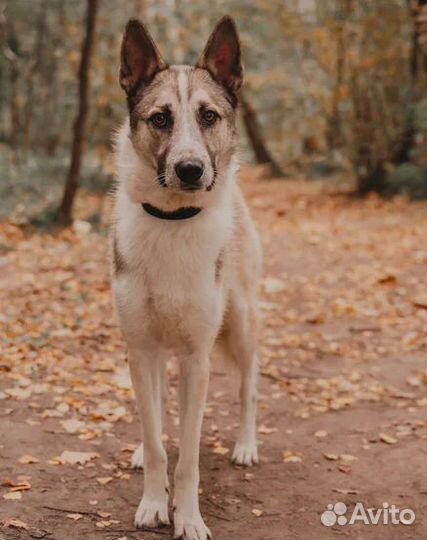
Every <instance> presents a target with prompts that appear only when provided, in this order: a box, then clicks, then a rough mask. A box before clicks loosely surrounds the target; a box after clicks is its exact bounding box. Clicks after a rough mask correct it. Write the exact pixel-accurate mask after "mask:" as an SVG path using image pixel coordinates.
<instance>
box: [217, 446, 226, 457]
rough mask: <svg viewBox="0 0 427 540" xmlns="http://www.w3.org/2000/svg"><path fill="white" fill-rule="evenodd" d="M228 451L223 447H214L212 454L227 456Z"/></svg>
mask: <svg viewBox="0 0 427 540" xmlns="http://www.w3.org/2000/svg"><path fill="white" fill-rule="evenodd" d="M229 451H230V450H229V449H228V448H225V446H215V448H214V449H213V453H214V454H219V455H220V456H225V454H228V452H229Z"/></svg>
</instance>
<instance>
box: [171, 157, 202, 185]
mask: <svg viewBox="0 0 427 540" xmlns="http://www.w3.org/2000/svg"><path fill="white" fill-rule="evenodd" d="M203 168H204V167H203V163H202V162H201V161H199V160H198V159H194V160H191V161H180V162H179V163H177V164H176V165H175V172H176V175H177V176H178V178H179V179H180V180H181V181H182V182H183V183H184V184H187V185H189V186H197V185H198V181H199V180H200V177H201V176H202V174H203Z"/></svg>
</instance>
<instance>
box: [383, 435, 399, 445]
mask: <svg viewBox="0 0 427 540" xmlns="http://www.w3.org/2000/svg"><path fill="white" fill-rule="evenodd" d="M380 440H381V441H382V442H385V443H386V444H396V443H397V439H395V438H394V437H392V436H391V435H387V433H380Z"/></svg>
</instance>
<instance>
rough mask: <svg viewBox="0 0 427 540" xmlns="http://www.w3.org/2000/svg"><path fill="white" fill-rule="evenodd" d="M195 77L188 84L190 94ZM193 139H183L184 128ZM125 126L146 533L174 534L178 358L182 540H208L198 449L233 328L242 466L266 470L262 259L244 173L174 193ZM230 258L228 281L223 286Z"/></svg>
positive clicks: (231, 171) (129, 322)
mask: <svg viewBox="0 0 427 540" xmlns="http://www.w3.org/2000/svg"><path fill="white" fill-rule="evenodd" d="M185 84H186V83H185V76H184V74H182V75H180V79H179V85H180V89H181V91H182V92H185V91H186V88H185ZM184 130H185V128H184ZM129 135H130V133H129V127H128V125H127V124H126V125H124V126H123V127H122V129H121V131H120V133H119V136H118V142H117V158H118V171H119V185H118V192H117V196H116V201H115V210H114V217H115V226H114V235H115V237H116V239H117V244H118V248H119V250H120V253H121V255H122V257H123V260H124V264H125V270H124V271H123V272H121V273H118V274H117V276H115V277H113V292H114V298H115V304H116V308H117V313H118V316H119V321H120V326H121V329H122V332H123V335H124V337H125V340H126V342H127V345H128V350H129V364H130V370H131V376H132V382H133V385H134V389H135V396H136V402H137V406H138V410H139V414H140V417H141V421H142V426H143V434H144V448H142V446H141V447H139V448H138V450H137V451H136V453H135V455H134V458H133V462H132V463H133V465H134V466H142V461H143V460H144V469H145V481H144V484H145V485H144V494H143V497H142V500H141V502H140V505H139V507H138V510H137V513H136V516H135V523H136V525H137V526H148V527H150V526H156V525H158V524H160V523H168V521H169V517H168V492H167V489H168V479H167V457H166V452H165V450H164V448H163V444H162V439H161V437H162V398H163V397H164V388H165V365H166V360H167V358H168V351H169V350H170V349H173V350H174V351H175V353H176V355H177V357H178V359H179V366H180V383H179V408H180V455H179V460H178V464H177V468H176V471H175V494H174V503H175V506H176V508H175V512H174V526H175V537H181V536H182V537H183V538H185V539H187V540H206V539H207V538H208V537H209V536H210V532H209V529H208V528H207V527H206V525H205V524H204V522H203V519H202V517H201V515H200V511H199V502H198V486H199V471H198V461H199V441H200V434H201V425H202V417H203V410H204V406H205V400H206V393H207V387H208V380H209V357H210V354H211V351H212V347H213V345H214V342H215V340H216V339H217V338H218V336H219V334H220V332H221V328H222V329H223V334H224V342H225V343H226V345H227V347H228V351H229V354H230V355H231V356H232V357H233V358H234V360H235V361H236V362H238V364H239V365H240V368H241V374H242V386H241V398H242V409H241V427H240V430H239V435H238V441H237V443H236V448H235V451H234V453H233V461H234V462H235V463H238V464H242V465H252V464H253V463H256V462H257V461H258V456H257V445H256V430H255V409H256V398H255V385H256V373H257V353H256V329H255V328H254V324H255V318H256V288H257V285H256V282H257V277H258V274H259V270H260V249H259V243H258V239H257V235H256V232H255V228H254V226H253V224H252V221H251V219H250V216H249V213H248V211H247V208H246V206H245V204H244V202H243V198H242V196H241V194H240V191H239V188H238V186H237V184H236V181H235V173H236V164H235V162H234V160H232V161H231V163H230V165H229V167H228V168H227V170H223V171H218V179H217V183H216V186H215V188H214V189H213V190H212V191H211V192H209V193H208V192H200V193H199V192H198V193H196V194H190V195H189V194H180V193H176V192H169V191H168V189H165V188H162V187H160V186H159V185H158V183H157V182H156V181H155V180H154V179H153V177H152V175H153V173H152V172H150V171H149V170H148V168H147V166H146V165H145V164H144V163H143V161H142V160H141V159H140V158H139V156H138V155H137V154H136V152H135V150H134V148H133V146H132V143H131V141H130V137H129ZM144 201H147V202H150V203H151V204H153V205H155V206H158V207H160V208H162V209H165V210H171V209H176V208H179V207H180V206H186V205H193V206H201V207H202V208H203V210H202V212H200V214H198V215H197V216H195V217H193V218H191V219H189V220H184V221H165V220H161V219H158V218H155V217H153V216H151V215H149V214H147V213H146V212H144V210H143V209H142V208H141V202H144ZM221 257H222V258H223V261H222V268H221V277H220V278H218V276H217V275H216V272H217V265H216V262H217V260H218V258H221Z"/></svg>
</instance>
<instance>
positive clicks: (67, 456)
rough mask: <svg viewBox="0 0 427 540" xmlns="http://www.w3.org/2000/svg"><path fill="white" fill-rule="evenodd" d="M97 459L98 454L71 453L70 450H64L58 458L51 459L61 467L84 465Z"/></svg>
mask: <svg viewBox="0 0 427 540" xmlns="http://www.w3.org/2000/svg"><path fill="white" fill-rule="evenodd" d="M97 457H99V454H97V453H96V452H72V451H70V450H64V451H63V452H62V454H61V455H60V456H59V457H57V458H53V459H54V460H55V461H57V462H58V463H61V464H62V465H77V464H79V465H84V464H85V463H89V461H91V460H92V459H95V458H97Z"/></svg>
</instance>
